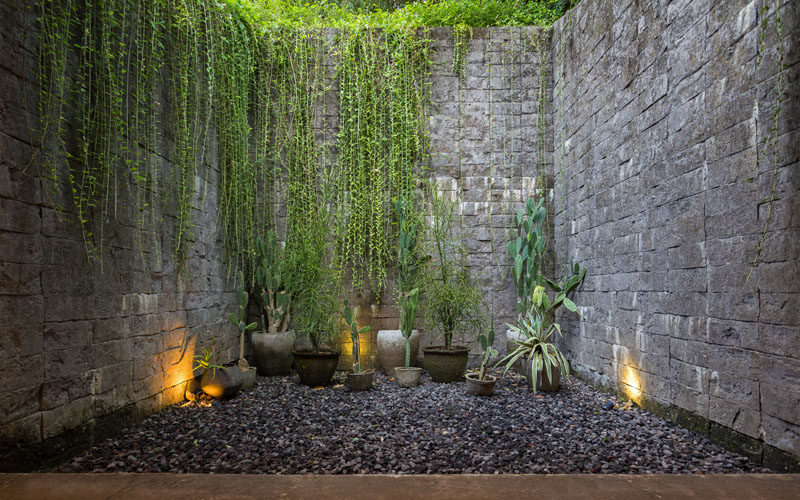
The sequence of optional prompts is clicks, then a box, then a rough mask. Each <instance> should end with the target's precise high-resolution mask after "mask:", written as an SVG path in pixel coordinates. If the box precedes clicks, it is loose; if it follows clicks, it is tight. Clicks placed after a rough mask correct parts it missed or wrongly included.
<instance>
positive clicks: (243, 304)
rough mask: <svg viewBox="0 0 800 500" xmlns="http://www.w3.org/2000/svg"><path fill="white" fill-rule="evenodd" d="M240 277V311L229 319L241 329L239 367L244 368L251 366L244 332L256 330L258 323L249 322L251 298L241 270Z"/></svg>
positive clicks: (238, 297) (232, 314)
mask: <svg viewBox="0 0 800 500" xmlns="http://www.w3.org/2000/svg"><path fill="white" fill-rule="evenodd" d="M238 278H239V279H238V280H237V281H238V283H239V286H238V287H237V288H236V302H237V303H238V304H239V313H238V314H236V313H230V315H228V320H230V322H231V323H233V324H234V326H236V328H238V329H239V368H241V369H243V370H244V369H246V368H248V367H249V365H248V364H247V360H245V359H244V334H245V332H249V331H251V330H255V328H256V327H257V326H258V323H256V322H252V323H249V324H248V323H247V303H248V302H249V299H250V298H249V295H248V294H247V290H245V289H244V275H243V274H242V272H241V271H239V276H238Z"/></svg>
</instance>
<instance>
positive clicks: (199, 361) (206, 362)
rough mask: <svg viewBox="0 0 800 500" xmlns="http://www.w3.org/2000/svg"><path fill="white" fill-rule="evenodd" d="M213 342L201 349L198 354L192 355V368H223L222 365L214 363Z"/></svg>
mask: <svg viewBox="0 0 800 500" xmlns="http://www.w3.org/2000/svg"><path fill="white" fill-rule="evenodd" d="M213 360H214V344H213V343H212V344H211V346H210V347H208V348H206V349H202V350H201V353H200V354H196V355H195V356H194V366H193V368H192V369H193V370H199V369H203V370H216V369H217V368H223V366H222V365H218V364H216V363H214V361H213Z"/></svg>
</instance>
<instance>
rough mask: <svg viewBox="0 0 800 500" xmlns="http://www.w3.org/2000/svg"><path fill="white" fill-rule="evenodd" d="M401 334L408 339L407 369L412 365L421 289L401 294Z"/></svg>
mask: <svg viewBox="0 0 800 500" xmlns="http://www.w3.org/2000/svg"><path fill="white" fill-rule="evenodd" d="M399 306H400V332H401V333H402V334H403V337H404V338H405V339H406V363H405V367H406V368H409V367H410V365H411V332H412V331H413V330H414V318H415V317H416V315H417V306H419V289H418V288H415V289H413V290H411V291H410V292H408V293H401V294H400V300H399Z"/></svg>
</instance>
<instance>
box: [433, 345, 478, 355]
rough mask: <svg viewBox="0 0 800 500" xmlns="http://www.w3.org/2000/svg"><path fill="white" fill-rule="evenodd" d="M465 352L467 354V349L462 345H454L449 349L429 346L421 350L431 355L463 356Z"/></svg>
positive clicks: (441, 346)
mask: <svg viewBox="0 0 800 500" xmlns="http://www.w3.org/2000/svg"><path fill="white" fill-rule="evenodd" d="M465 351H466V352H467V354H469V347H467V346H463V345H454V346H451V347H450V349H445V347H444V346H443V345H430V346H427V347H423V348H422V352H424V353H425V354H428V353H429V352H430V353H433V354H463V353H464V352H465Z"/></svg>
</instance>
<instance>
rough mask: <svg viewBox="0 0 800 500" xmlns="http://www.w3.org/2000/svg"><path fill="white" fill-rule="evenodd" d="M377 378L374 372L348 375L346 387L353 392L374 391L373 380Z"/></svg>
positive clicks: (345, 382)
mask: <svg viewBox="0 0 800 500" xmlns="http://www.w3.org/2000/svg"><path fill="white" fill-rule="evenodd" d="M374 376H375V372H374V371H372V370H371V371H368V372H361V373H348V374H347V379H346V380H345V381H344V385H346V386H347V388H348V389H350V390H351V391H368V390H370V389H372V379H373V378H374Z"/></svg>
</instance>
